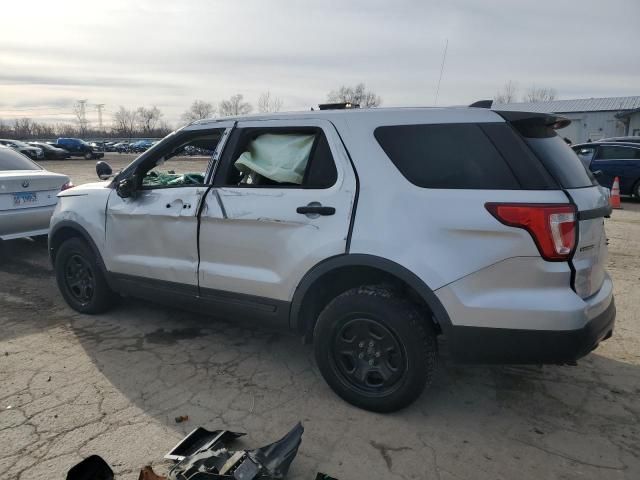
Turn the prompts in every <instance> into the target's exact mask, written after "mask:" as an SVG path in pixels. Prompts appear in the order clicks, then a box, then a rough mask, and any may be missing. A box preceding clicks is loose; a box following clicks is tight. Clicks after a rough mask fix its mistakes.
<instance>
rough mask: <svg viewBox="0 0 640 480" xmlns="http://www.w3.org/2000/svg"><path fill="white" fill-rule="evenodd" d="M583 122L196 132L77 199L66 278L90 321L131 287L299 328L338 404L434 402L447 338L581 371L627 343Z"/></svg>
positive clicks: (486, 119) (56, 258) (328, 114)
mask: <svg viewBox="0 0 640 480" xmlns="http://www.w3.org/2000/svg"><path fill="white" fill-rule="evenodd" d="M568 123H569V121H568V120H566V119H563V118H560V117H556V116H554V115H545V114H537V113H527V112H495V111H491V110H486V109H482V108H431V109H428V108H398V109H384V108H380V109H378V108H376V109H367V110H355V109H354V110H340V111H338V110H333V111H332V110H324V111H313V112H300V113H297V114H295V113H291V114H269V115H262V116H256V117H238V118H225V119H220V120H214V119H212V120H202V121H197V122H195V123H193V124H191V125H189V126H187V127H185V128H183V129H180V130H178V131H177V132H174V133H173V134H171V135H169V136H167V137H166V138H165V139H164V140H163V141H161V142H160V143H158V144H157V145H155V146H154V147H152V148H151V149H149V150H147V151H146V152H144V153H143V154H142V155H140V156H139V157H138V158H137V159H136V160H135V161H134V162H133V163H131V164H130V165H129V166H128V167H126V168H125V169H124V170H123V171H122V172H120V173H118V174H117V175H116V176H115V178H113V180H111V181H108V182H101V183H93V184H90V185H86V186H82V187H76V188H75V189H74V190H72V191H70V192H69V193H67V192H63V193H61V194H60V203H59V205H58V207H57V208H56V211H55V213H54V215H53V218H52V223H51V234H50V236H49V246H50V253H51V258H52V260H53V262H54V265H55V270H56V275H57V281H58V285H59V288H60V291H61V293H62V295H63V296H64V298H65V299H66V301H67V302H68V303H69V305H70V306H72V307H73V308H74V309H76V310H78V311H79V312H84V313H97V312H101V311H105V310H107V309H108V308H110V307H111V306H112V304H113V299H114V294H126V295H134V296H139V297H144V298H147V299H149V300H151V301H166V302H169V303H170V304H171V305H176V306H178V305H180V306H183V307H186V308H195V309H200V310H202V311H204V312H206V313H208V314H212V315H222V316H227V317H229V318H254V319H256V320H258V321H260V322H261V323H263V324H271V325H280V326H281V327H287V328H291V329H293V330H294V331H297V332H299V333H300V334H301V335H302V336H303V337H304V338H305V339H306V340H307V341H308V342H313V346H314V350H315V357H316V361H317V364H318V367H319V370H320V372H321V373H322V375H323V376H324V378H325V380H326V381H327V383H328V384H329V385H330V386H331V387H332V388H333V389H334V391H335V392H337V393H338V394H339V395H340V396H342V397H343V398H344V399H346V400H347V401H349V402H351V403H353V404H354V405H358V406H360V407H362V408H367V409H370V410H375V411H392V410H397V409H399V408H402V407H404V406H406V405H408V404H409V403H411V402H412V401H413V400H415V399H416V398H417V397H418V395H420V393H421V392H422V390H423V389H424V387H425V386H426V385H427V384H428V383H429V381H430V379H431V378H433V373H434V369H435V366H436V358H437V353H438V348H437V346H438V340H439V338H438V337H440V336H444V337H445V338H446V342H444V345H446V347H447V349H448V351H449V353H450V358H452V359H453V360H456V361H462V362H504V363H565V362H571V363H572V362H575V361H576V360H577V359H578V358H580V357H582V356H584V355H586V354H587V353H588V352H590V351H591V350H592V349H594V348H596V346H597V345H598V343H599V342H600V341H602V340H604V339H606V338H608V337H609V336H611V334H612V331H613V325H614V319H615V306H614V301H613V288H612V283H611V279H610V278H609V276H608V275H607V273H606V271H605V266H606V264H607V260H606V257H607V247H606V237H605V232H604V217H606V216H607V215H609V214H610V212H611V209H610V207H609V204H608V201H607V198H606V196H605V195H603V192H602V189H601V188H600V187H599V186H598V185H597V184H596V183H595V182H594V181H593V180H592V178H591V177H590V176H589V175H588V174H587V172H586V170H585V169H584V167H583V166H582V165H581V164H580V161H579V160H578V157H577V156H576V155H575V154H574V152H573V151H572V150H571V148H570V147H569V146H568V145H567V144H566V143H565V142H564V141H563V140H562V139H561V138H560V137H559V136H558V135H557V134H556V131H555V129H556V128H562V127H564V126H566V125H567V124H568ZM186 148H199V149H203V150H207V151H211V152H214V153H213V154H212V155H211V157H209V158H207V157H202V158H201V162H200V163H199V164H198V163H197V161H196V160H193V161H189V162H185V161H184V159H181V154H182V152H184V151H185V149H186ZM187 168H188V170H187ZM97 170H98V173H99V176H100V178H101V179H105V178H108V177H109V175H110V173H111V172H110V168H109V166H108V165H107V164H106V163H104V162H101V163H100V164H99V165H98V167H97Z"/></svg>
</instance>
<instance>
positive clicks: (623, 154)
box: [571, 142, 640, 199]
mask: <svg viewBox="0 0 640 480" xmlns="http://www.w3.org/2000/svg"><path fill="white" fill-rule="evenodd" d="M571 148H573V150H574V151H575V152H576V153H577V154H578V157H580V160H581V161H582V163H583V164H584V166H585V167H586V168H588V169H589V170H591V171H592V172H598V171H600V172H602V173H600V174H598V175H597V179H598V182H600V185H602V186H603V187H607V188H611V186H612V184H613V179H614V178H615V177H619V178H620V194H621V195H634V196H635V197H636V198H637V199H640V143H634V142H592V143H581V144H579V145H573V146H572V147H571Z"/></svg>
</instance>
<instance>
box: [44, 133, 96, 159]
mask: <svg viewBox="0 0 640 480" xmlns="http://www.w3.org/2000/svg"><path fill="white" fill-rule="evenodd" d="M53 146H54V147H59V148H64V149H65V150H66V151H67V152H69V153H70V154H71V156H72V157H78V156H80V157H84V158H86V159H87V160H91V159H92V158H93V159H95V158H102V157H104V153H103V152H100V151H98V150H97V149H95V148H93V147H92V146H91V145H89V144H88V143H87V142H85V141H84V140H81V139H79V138H59V139H58V140H57V141H56V143H54V144H53Z"/></svg>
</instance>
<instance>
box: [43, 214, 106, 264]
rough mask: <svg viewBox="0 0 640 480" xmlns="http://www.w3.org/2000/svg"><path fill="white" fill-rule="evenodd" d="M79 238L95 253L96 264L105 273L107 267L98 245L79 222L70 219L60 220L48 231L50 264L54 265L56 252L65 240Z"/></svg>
mask: <svg viewBox="0 0 640 480" xmlns="http://www.w3.org/2000/svg"><path fill="white" fill-rule="evenodd" d="M74 237H75V238H81V239H82V240H84V241H85V242H87V244H89V247H90V248H91V249H92V250H93V253H94V254H95V255H96V258H97V260H98V265H99V266H100V269H101V270H102V272H103V273H104V274H105V275H106V274H107V268H106V266H105V264H104V261H103V260H102V255H100V250H99V249H98V246H97V245H96V243H95V242H94V241H93V238H91V235H90V234H89V232H87V230H86V229H85V228H84V227H83V226H82V225H80V224H78V223H76V222H73V221H70V220H62V221H60V222H58V223H56V224H55V226H54V227H53V228H52V229H51V231H49V238H48V247H49V259H50V260H51V264H52V265H54V266H55V261H56V254H57V253H58V250H59V249H60V246H61V245H62V244H63V242H64V241H65V240H68V239H70V238H74Z"/></svg>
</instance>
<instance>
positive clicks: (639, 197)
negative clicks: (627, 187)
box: [632, 180, 640, 202]
mask: <svg viewBox="0 0 640 480" xmlns="http://www.w3.org/2000/svg"><path fill="white" fill-rule="evenodd" d="M632 193H633V196H634V197H635V198H636V201H639V202H640V180H638V181H637V182H636V184H635V185H634V186H633V192H632Z"/></svg>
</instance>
